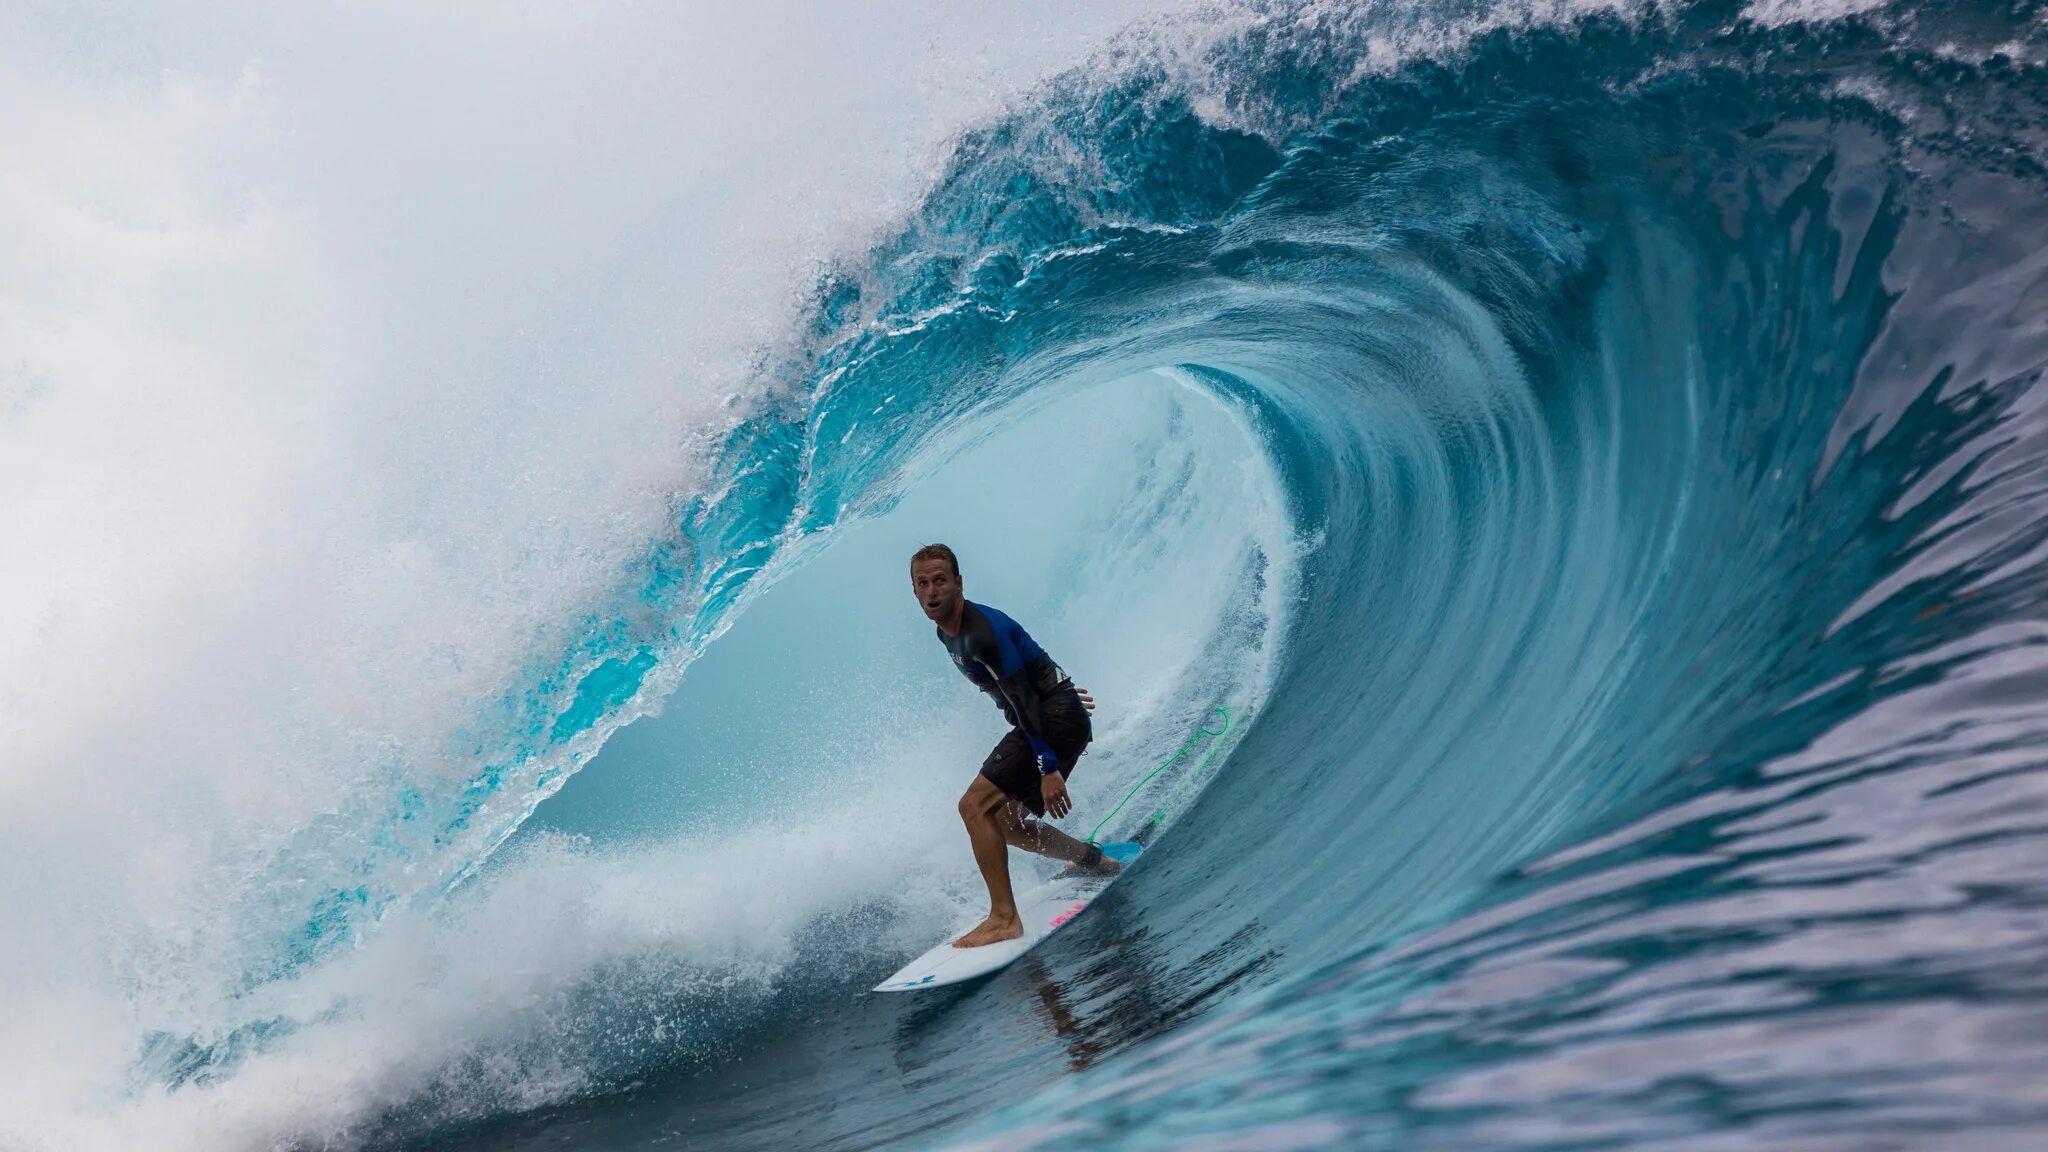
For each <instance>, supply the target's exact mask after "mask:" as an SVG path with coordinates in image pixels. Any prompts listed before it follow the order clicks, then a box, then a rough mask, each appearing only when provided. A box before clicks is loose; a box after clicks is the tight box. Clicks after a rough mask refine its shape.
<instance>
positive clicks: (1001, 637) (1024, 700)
mask: <svg viewBox="0 0 2048 1152" xmlns="http://www.w3.org/2000/svg"><path fill="white" fill-rule="evenodd" d="M978 623H979V624H980V625H981V628H980V629H977V631H978V632H983V633H984V634H983V635H976V636H974V637H972V638H971V639H972V641H973V642H974V643H975V647H976V648H977V649H980V650H978V651H976V652H975V657H976V658H977V659H978V660H980V661H981V662H982V663H983V664H985V665H986V666H987V667H988V668H990V669H994V670H995V676H994V677H993V679H994V680H995V683H996V686H997V689H998V691H997V692H996V693H995V695H996V697H997V699H998V701H999V702H1001V703H1002V704H1003V705H1004V708H1003V715H1004V717H1006V718H1007V719H1008V720H1009V721H1010V723H1011V724H1012V725H1014V726H1015V727H1016V728H1017V729H1018V730H1019V731H1021V732H1023V733H1024V739H1026V740H1028V741H1030V743H1031V751H1032V753H1033V754H1034V755H1035V756H1037V758H1038V774H1039V775H1040V776H1049V775H1051V774H1052V773H1054V772H1058V771H1060V769H1061V768H1062V767H1064V766H1063V765H1062V764H1061V763H1060V759H1059V757H1058V756H1056V755H1054V754H1053V750H1052V745H1050V744H1048V743H1046V740H1045V730H1046V727H1045V716H1044V701H1043V699H1042V698H1041V697H1040V696H1039V694H1038V685H1037V684H1035V683H1033V682H1032V679H1031V674H1030V673H1029V672H1027V671H1026V670H1025V664H1024V651H1023V648H1024V646H1023V643H1022V636H1021V633H1022V632H1023V629H1021V628H1019V627H1018V626H1017V623H1016V622H1015V621H1013V620H1010V619H1008V618H1007V617H1005V618H1004V619H1003V622H1002V623H1001V624H991V623H990V622H989V621H988V618H987V617H986V616H981V617H980V619H979V621H978ZM984 645H985V647H984Z"/></svg>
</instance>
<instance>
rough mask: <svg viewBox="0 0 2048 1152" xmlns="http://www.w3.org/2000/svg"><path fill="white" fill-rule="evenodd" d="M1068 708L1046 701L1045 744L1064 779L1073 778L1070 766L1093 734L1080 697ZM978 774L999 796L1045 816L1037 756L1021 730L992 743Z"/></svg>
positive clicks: (1061, 703)
mask: <svg viewBox="0 0 2048 1152" xmlns="http://www.w3.org/2000/svg"><path fill="white" fill-rule="evenodd" d="M1073 701H1074V702H1073V705H1072V707H1071V708H1069V707H1065V706H1063V705H1064V704H1065V701H1057V702H1056V701H1052V700H1048V701H1046V706H1045V710H1044V713H1043V715H1044V717H1045V726H1046V734H1045V742H1046V743H1047V744H1049V745H1051V746H1052V754H1053V755H1055V756H1057V757H1059V758H1060V774H1061V775H1062V776H1064V777H1065V778H1066V779H1068V780H1072V779H1073V778H1074V765H1075V763H1076V762H1077V761H1079V760H1080V759H1081V753H1082V752H1084V751H1086V750H1087V748H1088V742H1089V741H1090V740H1093V739H1094V738H1095V732H1094V730H1093V728H1092V727H1091V726H1090V725H1089V723H1088V710H1087V709H1086V708H1083V707H1082V706H1081V701H1080V697H1078V696H1076V697H1074V698H1073ZM981 774H982V775H983V776H985V777H987V778H988V781H989V783H991V784H994V785H995V786H996V787H998V788H1000V789H1002V790H1003V795H1005V796H1008V797H1009V798H1010V799H1012V800H1015V801H1016V802H1017V803H1019V804H1022V805H1024V806H1025V807H1026V808H1029V809H1031V814H1032V815H1033V816H1043V815H1045V793H1044V792H1043V791H1041V788H1042V786H1041V785H1040V784H1039V782H1038V780H1039V777H1038V757H1037V756H1035V755H1033V754H1032V752H1031V741H1030V740H1029V739H1027V738H1026V737H1025V735H1024V730H1023V729H1022V728H1012V729H1010V731H1009V733H1008V734H1006V735H1005V736H1004V737H1003V738H1002V739H1001V740H998V741H996V746H995V750H994V751H992V752H990V753H989V754H988V759H986V760H983V761H982V762H981Z"/></svg>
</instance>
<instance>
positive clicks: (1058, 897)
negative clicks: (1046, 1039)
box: [874, 842, 1143, 992]
mask: <svg viewBox="0 0 2048 1152" xmlns="http://www.w3.org/2000/svg"><path fill="white" fill-rule="evenodd" d="M1142 851H1143V849H1142V848H1140V847H1139V846H1138V845H1136V844H1133V843H1128V842H1126V843H1118V844H1104V845H1103V846H1102V852H1103V855H1105V856H1108V857H1109V858H1110V859H1112V860H1116V861H1117V862H1119V863H1122V864H1129V863H1130V862H1131V861H1133V860H1135V859H1137V858H1138V853H1140V852H1142ZM1120 875H1122V873H1121V872H1118V873H1117V874H1116V875H1113V876H1068V877H1062V878H1060V879H1056V880H1051V881H1048V882H1046V883H1044V884H1041V885H1039V886H1038V887H1037V888H1034V889H1032V890H1031V891H1030V892H1029V893H1027V894H1025V895H1024V896H1022V897H1019V898H1018V900H1017V914H1018V915H1019V916H1020V917H1021V918H1022V919H1023V921H1024V934H1023V935H1022V936H1019V937H1017V938H1016V939H1015V940H1004V941H1002V942H1001V943H998V944H984V945H982V946H981V947H979V948H955V947H953V941H955V940H958V939H959V938H960V937H961V936H962V935H963V934H964V933H966V931H967V930H968V929H969V928H972V927H974V926H975V925H976V924H978V923H980V922H981V918H980V917H979V916H977V917H975V918H974V919H973V920H970V921H968V922H967V923H965V924H962V925H961V926H960V927H959V929H958V930H957V931H955V932H952V933H951V934H949V935H948V936H947V937H946V938H945V939H944V940H941V941H939V945H938V947H936V948H933V949H932V950H931V951H929V952H927V953H925V954H924V955H922V956H919V957H918V958H917V959H915V960H912V961H911V962H910V963H908V964H905V965H904V966H903V967H902V968H901V969H899V970H898V971H897V973H896V974H895V975H894V976H891V977H889V978H888V979H887V980H884V981H882V982H881V983H880V984H877V985H875V988H874V990H875V991H877V992H917V991H921V990H923V989H926V988H943V987H945V986H946V985H948V984H958V983H960V982H961V981H963V980H972V979H974V978H975V977H977V976H986V975H988V974H989V973H991V972H995V971H997V970H999V969H1002V968H1005V967H1008V966H1009V965H1010V964H1011V963H1012V962H1014V961H1015V960H1016V959H1017V958H1018V957H1019V956H1022V955H1024V954H1025V953H1026V952H1029V951H1031V950H1032V949H1033V948H1036V947H1037V946H1038V942H1039V941H1041V940H1043V939H1045V938H1046V937H1047V936H1050V935H1052V934H1053V933H1054V932H1055V931H1058V930H1059V928H1060V926H1061V925H1064V924H1065V923H1066V922H1067V921H1069V920H1072V919H1073V918H1074V917H1076V916H1079V915H1080V914H1081V912H1082V910H1083V909H1085V908H1087V907H1088V905H1090V904H1092V903H1094V902H1095V898H1096V897H1098V896H1100V895H1102V894H1103V893H1104V892H1106V891H1108V890H1109V886H1110V885H1111V884H1114V883H1116V879H1117V876H1120Z"/></svg>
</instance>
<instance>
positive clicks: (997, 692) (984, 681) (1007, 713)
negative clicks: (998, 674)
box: [966, 661, 1017, 728]
mask: <svg viewBox="0 0 2048 1152" xmlns="http://www.w3.org/2000/svg"><path fill="white" fill-rule="evenodd" d="M966 671H967V679H968V680H969V681H971V682H972V683H973V684H974V686H975V687H976V688H979V689H981V690H982V691H983V692H986V693H988V695H989V699H991V700H994V701H995V702H996V707H997V708H999V709H1001V710H1002V713H1003V719H1005V720H1007V721H1009V722H1010V727H1012V728H1015V727H1017V710H1016V709H1014V708H1012V707H1010V699H1009V697H1007V696H1005V695H1003V690H1002V688H1001V687H1000V686H999V685H997V683H996V678H995V676H994V675H993V674H991V673H990V672H989V670H988V668H987V667H986V666H984V665H983V664H982V663H981V662H980V661H976V662H974V663H972V664H970V665H969V666H968V667H967V669H966Z"/></svg>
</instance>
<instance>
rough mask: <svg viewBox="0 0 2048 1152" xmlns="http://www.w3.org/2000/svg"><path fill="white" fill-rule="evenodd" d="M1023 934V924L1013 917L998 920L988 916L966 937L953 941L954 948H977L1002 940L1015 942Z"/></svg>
mask: <svg viewBox="0 0 2048 1152" xmlns="http://www.w3.org/2000/svg"><path fill="white" fill-rule="evenodd" d="M1023 934H1024V922H1023V921H1021V920H1019V919H1017V918H1016V917H1015V916H1009V917H1003V918H998V917H995V916H990V917H989V918H988V919H986V920H983V921H982V922H981V923H979V924H976V925H975V926H974V927H973V928H972V929H971V930H969V931H968V933H967V935H965V936H962V937H961V938H959V939H958V940H955V941H953V947H955V948H979V947H981V946H982V945H984V944H999V943H1001V942H1002V941H1004V940H1015V939H1016V938H1017V937H1019V936H1022V935H1023Z"/></svg>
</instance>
